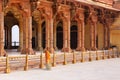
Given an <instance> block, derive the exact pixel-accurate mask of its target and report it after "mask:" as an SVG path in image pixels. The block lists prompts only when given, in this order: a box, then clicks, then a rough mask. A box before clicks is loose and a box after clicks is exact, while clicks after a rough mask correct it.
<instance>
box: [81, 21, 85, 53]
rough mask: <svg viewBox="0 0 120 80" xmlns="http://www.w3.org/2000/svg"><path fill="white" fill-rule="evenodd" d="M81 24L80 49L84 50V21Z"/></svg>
mask: <svg viewBox="0 0 120 80" xmlns="http://www.w3.org/2000/svg"><path fill="white" fill-rule="evenodd" d="M81 25H82V26H81V31H82V32H81V37H82V38H81V50H82V51H85V45H84V44H85V43H84V41H85V26H84V25H85V24H84V21H82V23H81Z"/></svg>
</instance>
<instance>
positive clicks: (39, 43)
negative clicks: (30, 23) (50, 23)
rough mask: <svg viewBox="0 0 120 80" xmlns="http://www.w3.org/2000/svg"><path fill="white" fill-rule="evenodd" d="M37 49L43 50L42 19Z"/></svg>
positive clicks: (39, 23) (39, 24) (39, 26)
mask: <svg viewBox="0 0 120 80" xmlns="http://www.w3.org/2000/svg"><path fill="white" fill-rule="evenodd" d="M37 50H38V51H40V50H43V48H42V26H41V21H39V22H38V47H37Z"/></svg>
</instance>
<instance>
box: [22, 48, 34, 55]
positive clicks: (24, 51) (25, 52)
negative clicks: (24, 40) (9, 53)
mask: <svg viewBox="0 0 120 80" xmlns="http://www.w3.org/2000/svg"><path fill="white" fill-rule="evenodd" d="M21 54H29V55H34V54H35V51H33V49H32V48H31V49H28V48H26V49H23V50H22V52H21Z"/></svg>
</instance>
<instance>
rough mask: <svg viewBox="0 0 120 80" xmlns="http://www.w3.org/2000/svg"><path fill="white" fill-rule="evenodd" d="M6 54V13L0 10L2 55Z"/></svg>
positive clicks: (0, 46)
mask: <svg viewBox="0 0 120 80" xmlns="http://www.w3.org/2000/svg"><path fill="white" fill-rule="evenodd" d="M0 3H1V2H0ZM0 7H1V4H0ZM5 54H6V52H5V50H4V14H3V12H2V11H1V10H0V56H4V55H5Z"/></svg>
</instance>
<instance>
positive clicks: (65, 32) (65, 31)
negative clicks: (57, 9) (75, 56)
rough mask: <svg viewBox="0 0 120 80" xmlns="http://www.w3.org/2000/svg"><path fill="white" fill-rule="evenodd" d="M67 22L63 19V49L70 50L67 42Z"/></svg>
mask: <svg viewBox="0 0 120 80" xmlns="http://www.w3.org/2000/svg"><path fill="white" fill-rule="evenodd" d="M67 34H68V33H67V23H66V21H63V48H62V51H67V50H68V45H67V44H68V43H67Z"/></svg>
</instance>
